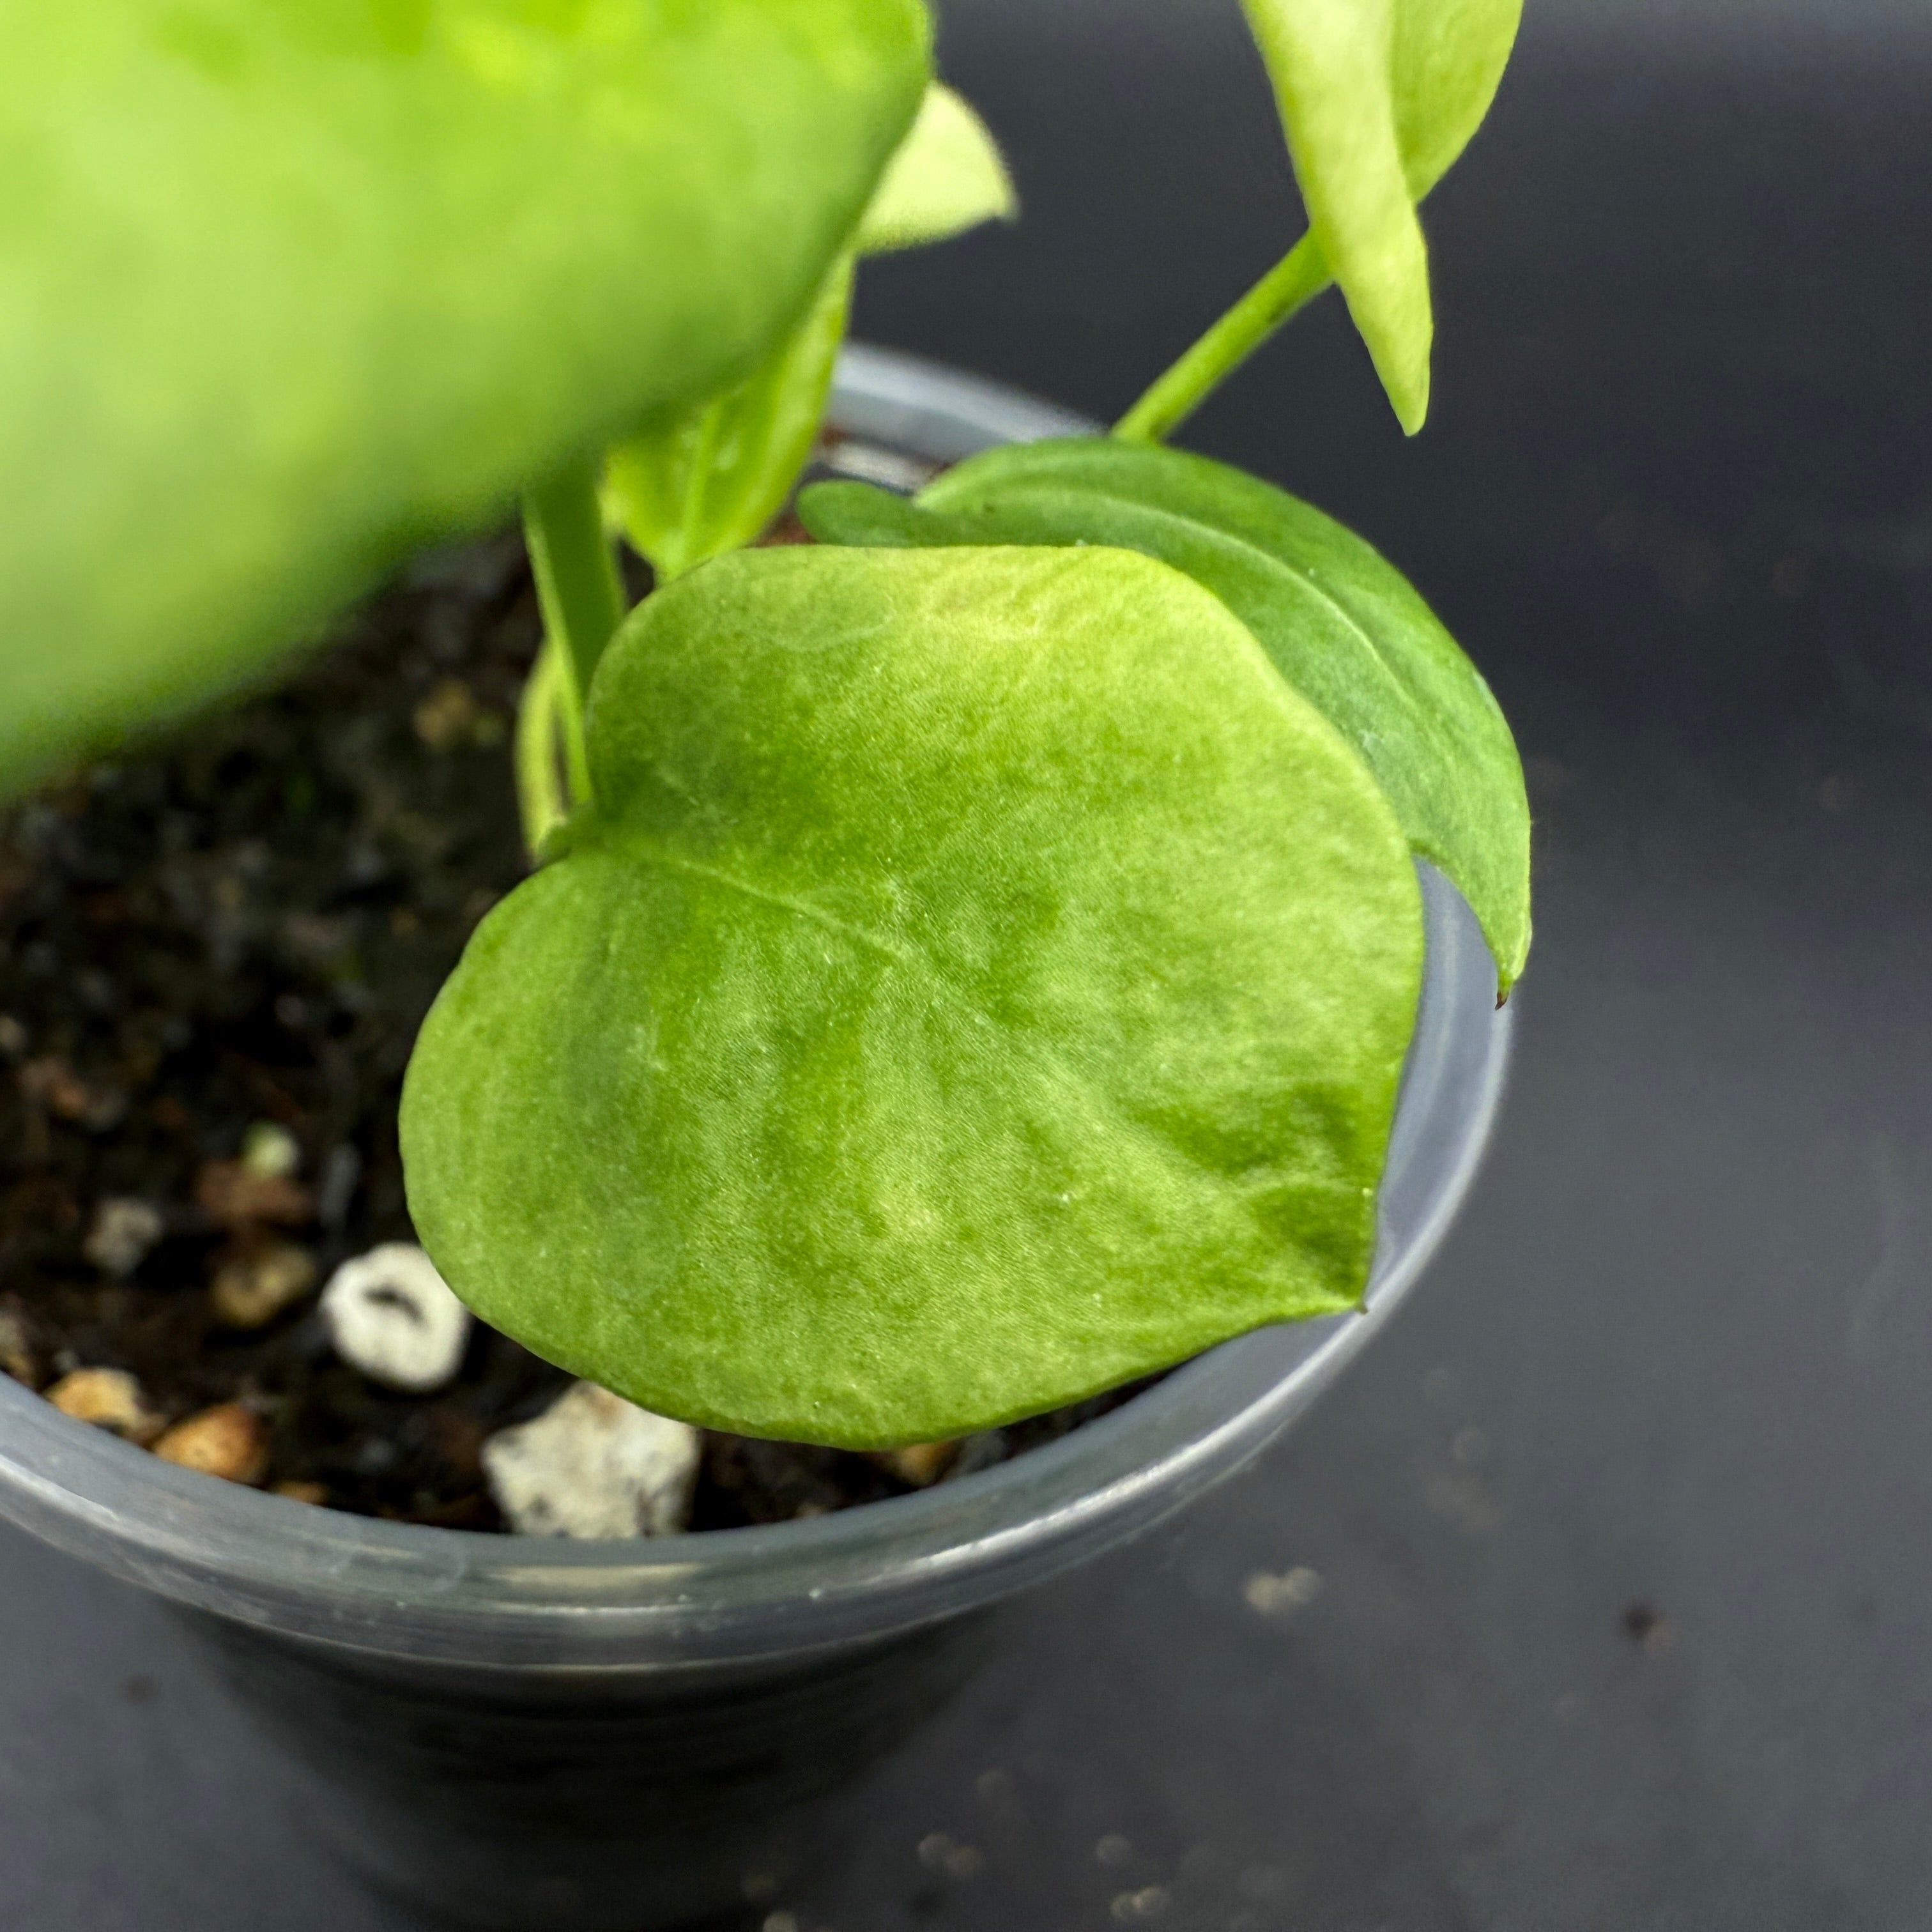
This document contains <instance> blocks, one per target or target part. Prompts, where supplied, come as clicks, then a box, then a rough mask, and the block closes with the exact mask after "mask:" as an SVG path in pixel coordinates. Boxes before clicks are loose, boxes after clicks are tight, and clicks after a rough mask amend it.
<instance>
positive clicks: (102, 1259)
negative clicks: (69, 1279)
mask: <svg viewBox="0 0 1932 1932" xmlns="http://www.w3.org/2000/svg"><path fill="white" fill-rule="evenodd" d="M166 1232H167V1223H166V1222H165V1221H164V1220H162V1218H161V1214H160V1209H159V1208H156V1207H154V1206H153V1205H151V1203H150V1202H145V1201H131V1200H128V1199H125V1198H123V1197H118V1196H110V1198H109V1199H107V1200H105V1201H103V1202H100V1203H99V1204H98V1205H97V1206H96V1207H95V1211H94V1220H93V1223H92V1226H90V1227H89V1229H88V1231H87V1239H86V1241H83V1243H82V1244H81V1250H80V1251H81V1253H83V1254H84V1255H85V1256H86V1257H87V1259H89V1261H91V1262H92V1263H93V1264H94V1265H95V1267H96V1268H99V1269H101V1271H103V1272H104V1274H111V1275H115V1276H118V1277H123V1278H124V1277H127V1276H128V1275H130V1274H133V1272H134V1271H135V1270H136V1268H139V1266H140V1265H141V1264H142V1262H144V1261H145V1260H146V1259H147V1258H148V1250H149V1249H151V1247H154V1244H156V1243H157V1241H160V1238H161V1237H162V1236H163V1235H164V1234H166Z"/></svg>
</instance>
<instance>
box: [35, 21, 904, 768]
mask: <svg viewBox="0 0 1932 1932" xmlns="http://www.w3.org/2000/svg"><path fill="white" fill-rule="evenodd" d="M0 13H4V20H5V33H4V38H5V46H6V55H5V62H4V64H0V178H4V179H5V183H6V189H5V196H4V205H0V487H3V488H4V508H5V514H4V516H0V784H17V783H19V782H20V781H21V780H22V779H23V778H25V777H26V776H27V775H30V774H31V772H34V770H36V769H41V768H43V767H45V766H46V765H47V764H48V763H49V762H50V761H52V760H56V759H58V758H60V757H65V756H67V755H70V754H74V753H77V752H79V751H84V750H88V749H91V748H94V747H95V746H98V745H101V744H102V743H103V742H107V741H109V740H110V739H112V738H113V736H114V735H115V733H116V732H117V731H118V730H120V729H121V728H122V727H124V726H126V725H127V724H130V722H133V721H138V720H141V719H143V718H146V717H148V716H149V715H152V714H153V713H154V712H157V710H164V709H170V708H173V707H176V706H180V705H181V704H183V703H187V702H189V701H190V700H193V699H195V698H197V697H201V696H203V695H205V694H208V693H209V692H211V691H215V690H218V689H220V688H223V687H224V686H226V685H229V684H232V683H233V682H235V681H236V680H237V679H239V678H240V677H242V676H245V675H246V674H247V673H248V671H249V670H250V669H251V667H252V666H254V664H257V662H259V661H260V660H261V658H263V656H264V655H266V653H268V652H271V651H272V650H274V649H277V648H278V647H280V646H283V645H284V644H286V643H287V641H288V640H289V639H290V635H291V634H292V633H293V632H295V631H298V630H299V629H301V628H302V627H304V626H306V625H311V624H313V623H314V622H315V621H316V620H317V619H319V618H320V616H323V614H325V613H326V612H327V611H328V610H329V609H330V608H331V607H333V606H335V605H336V604H338V603H340V602H341V601H343V600H344V599H345V598H347V597H348V596H350V595H352V594H353V592H356V590H357V589H359V588H361V587H362V586H364V585H365V584H366V583H368V582H369V581H370V580H371V578H372V577H374V575H375V574H377V572H379V571H380V570H381V569H383V568H385V567H386V565H389V563H391V562H393V561H394V560H395V559H396V558H397V557H398V556H399V555H401V554H402V553H404V552H405V551H406V550H408V549H409V548H410V547H412V546H413V545H415V544H419V543H420V542H421V541H424V540H425V539H426V538H429V537H431V536H433V535H438V534H440V533H443V532H446V531H449V530H451V529H456V528H460V527H463V526H474V525H475V524H476V523H478V522H479V521H481V520H483V519H484V518H486V517H491V516H495V515H497V514H500V513H501V511H502V509H503V508H504V507H505V505H506V503H507V502H508V500H509V499H511V497H512V496H513V495H514V493H515V492H516V491H517V490H518V489H519V488H520V487H523V485H524V484H526V483H528V482H529V481H532V479H533V478H535V476H536V475H538V473H540V472H541V471H542V470H544V469H545V468H546V467H547V466H549V465H550V464H551V463H554V462H556V460H559V458H562V457H564V456H565V455H568V454H571V453H572V452H577V451H581V450H583V449H587V448H589V446H592V445H594V444H597V443H601V442H603V441H604V440H607V438H608V437H609V436H610V434H613V432H616V431H619V430H621V429H622V428H626V427H628V426H629V425H631V424H633V423H634V422H637V420H638V419H640V418H641V417H642V416H645V415H646V413H649V412H650V411H652V410H655V409H658V408H661V407H664V406H667V405H668V404H673V403H674V402H676V401H681V400H682V399H683V398H687V397H689V396H691V395H703V394H707V393H709V392H713V391H715V390H716V389H718V387H720V386H721V385H722V384H723V383H725V382H727V381H729V380H731V379H732V378H733V377H734V376H735V375H736V374H739V373H741V372H742V371H745V369H747V368H749V367H751V365H753V363H754V362H755V361H756V359H757V358H758V356H760V355H761V354H762V353H763V352H764V351H765V350H766V348H767V347H768V346H769V344H770V343H771V342H772V341H773V340H774V339H775V338H776V337H777V336H778V334H779V333H780V332H781V331H782V330H784V329H786V328H787V327H789V326H790V325H791V324H792V323H794V322H795V321H796V319H797V317H798V316H799V314H800V313H801V311H802V310H803V309H804V308H805V305H807V303H808V302H809V301H810V299H811V296H812V293H813V291H814V290H815V289H817V287H819V286H820V284H821V283H822V281H823V278H824V276H825V275H826V271H827V269H828V267H829V265H830V263H831V262H832V260H833V259H834V257H835V255H836V254H837V253H838V251H839V250H840V249H841V248H842V247H843V246H844V244H845V242H846V240H847V238H848V237H849V236H850V233H851V232H852V229H853V225H854V223H856V220H857V219H858V217H859V214H860V213H861V212H862V210H863V208H865V205H866V203H867V201H868V198H869V196H870V195H871V193H872V190H873V189H874V186H875V184H876V183H877V180H878V178H879V176H880V173H881V172H882V170H883V168H884V166H885V163H886V161H887V160H888V159H889V157H890V156H891V154H892V152H893V151H894V150H895V148H896V147H897V145H898V142H899V140H900V139H901V136H902V135H903V134H904V132H905V130H906V129H907V127H908V126H909V124H910V122H911V121H912V119H913V115H914V114H915V112H916V109H917V107H918V104H919V100H920V98H921V97H922V93H923V90H924V87H925V84H926V78H927V68H928V60H927V31H928V28H927V22H926V16H925V13H924V10H923V7H922V6H921V5H920V4H919V0H703V4H702V5H693V4H691V0H302V4H299V5H289V4H281V0H277V4H269V0H86V5H77V6H60V5H55V6H49V5H41V4H34V0H5V4H4V5H0Z"/></svg>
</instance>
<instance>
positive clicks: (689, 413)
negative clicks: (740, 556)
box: [604, 255, 852, 581]
mask: <svg viewBox="0 0 1932 1932" xmlns="http://www.w3.org/2000/svg"><path fill="white" fill-rule="evenodd" d="M851 306H852V258H851V257H850V256H849V255H847V256H845V257H842V258H841V260H839V261H838V263H836V264H835V266H834V267H833V269H832V272H831V274H830V275H828V276H827V277H826V280H825V285H824V287H823V289H821V290H820V292H819V296H818V299H817V301H816V302H814V303H813V304H812V305H811V309H810V311H808V313H807V314H806V316H805V320H803V321H802V323H799V326H797V327H796V329H793V331H792V332H791V333H790V335H787V337H786V338H785V339H784V341H783V342H782V343H781V344H779V345H778V348H777V350H775V352H774V353H772V354H771V355H770V356H767V357H766V359H765V360H764V361H763V362H761V363H760V365H758V368H757V371H756V372H755V373H754V374H753V375H752V377H751V380H749V381H748V382H745V383H739V385H738V386H736V388H734V389H727V391H726V392H724V394H723V395H721V396H716V397H713V398H712V399H711V400H710V401H708V402H704V403H700V404H698V405H697V407H695V408H693V409H686V410H679V412H678V413H676V414H675V415H674V416H671V417H670V418H669V419H667V420H666V421H664V422H663V423H661V425H658V426H656V427H655V428H651V429H649V430H647V431H645V432H644V433H643V434H641V435H639V436H635V437H627V438H626V439H625V440H624V441H623V442H622V443H619V445H618V446H617V447H616V449H614V450H613V452H611V455H610V461H609V463H608V464H607V466H606V469H605V472H604V500H605V503H606V505H607V508H608V510H609V511H610V514H612V515H613V516H614V517H615V518H616V521H617V522H618V523H619V526H621V527H622V529H623V532H624V534H625V535H626V536H627V537H628V538H629V539H630V541H631V545H632V547H634V549H635V550H637V553H638V554H639V555H640V556H645V557H648V558H649V559H650V562H651V565H652V568H654V569H655V571H656V572H657V574H658V578H659V580H661V581H668V580H670V578H672V577H681V576H682V575H683V574H684V573H685V571H687V570H689V569H691V568H694V566H695V565H698V564H700V563H703V562H705V561H706V559H709V558H711V557H714V556H721V555H723V553H724V552H725V551H726V550H735V549H736V548H737V547H738V546H739V544H748V543H750V542H751V541H752V540H753V539H754V538H756V537H757V535H759V533H760V532H761V531H763V529H764V527H765V526H766V524H767V523H769V522H770V521H771V520H772V517H775V516H776V515H777V514H778V511H779V509H780V508H781V507H782V506H783V505H784V499H785V498H786V497H787V496H788V495H789V494H790V490H791V486H792V485H793V483H795V482H796V481H797V480H798V475H799V471H800V470H801V469H803V468H804V467H805V461H806V459H807V458H809V457H810V455H811V446H812V444H813V442H814V440H816V438H817V434H818V425H819V423H820V420H821V419H823V416H824V414H825V399H826V396H827V395H829V393H830V391H831V388H832V371H833V369H834V368H835V365H837V362H838V349H839V345H840V344H841V343H842V342H843V341H844V339H845V319H846V317H847V314H849V312H850V309H851Z"/></svg>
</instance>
